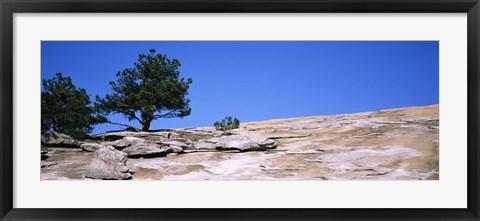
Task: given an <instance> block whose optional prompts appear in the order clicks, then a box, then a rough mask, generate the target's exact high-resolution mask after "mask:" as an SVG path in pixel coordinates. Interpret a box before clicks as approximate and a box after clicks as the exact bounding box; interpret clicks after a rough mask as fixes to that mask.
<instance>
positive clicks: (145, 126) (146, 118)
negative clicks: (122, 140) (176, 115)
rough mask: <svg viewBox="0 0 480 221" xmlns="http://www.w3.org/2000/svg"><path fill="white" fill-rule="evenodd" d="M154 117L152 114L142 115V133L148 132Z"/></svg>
mask: <svg viewBox="0 0 480 221" xmlns="http://www.w3.org/2000/svg"><path fill="white" fill-rule="evenodd" d="M152 120H153V117H152V116H150V114H142V131H148V130H149V129H150V124H151V123H152Z"/></svg>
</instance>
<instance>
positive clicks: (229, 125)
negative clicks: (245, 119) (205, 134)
mask: <svg viewBox="0 0 480 221" xmlns="http://www.w3.org/2000/svg"><path fill="white" fill-rule="evenodd" d="M213 126H214V127H215V129H217V130H221V131H226V130H231V129H236V128H238V127H240V120H238V119H237V118H234V119H233V121H232V117H231V116H228V117H225V119H223V120H222V121H221V122H219V121H215V123H213Z"/></svg>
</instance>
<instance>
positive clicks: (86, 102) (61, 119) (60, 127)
mask: <svg viewBox="0 0 480 221" xmlns="http://www.w3.org/2000/svg"><path fill="white" fill-rule="evenodd" d="M42 83H43V90H42V95H41V96H42V101H41V105H42V106H41V110H42V120H41V122H42V131H44V132H45V131H49V130H53V131H57V132H60V133H65V134H67V135H70V136H72V137H74V138H77V139H80V138H83V137H84V136H85V134H87V133H90V132H91V131H92V129H93V125H94V124H98V123H101V122H103V121H104V120H105V119H104V118H103V117H101V116H99V115H96V111H95V109H94V107H93V106H92V105H91V101H90V97H89V96H88V94H87V92H86V91H85V89H83V88H76V87H75V85H74V84H73V83H72V79H71V78H70V77H63V76H62V74H61V73H57V74H56V75H55V76H54V77H53V78H52V79H48V80H43V81H42Z"/></svg>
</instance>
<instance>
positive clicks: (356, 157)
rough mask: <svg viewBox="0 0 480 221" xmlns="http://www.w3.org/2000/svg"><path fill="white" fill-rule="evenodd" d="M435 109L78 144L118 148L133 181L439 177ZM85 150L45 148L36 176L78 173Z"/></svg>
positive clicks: (122, 134) (91, 157)
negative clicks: (38, 173) (40, 174)
mask: <svg viewBox="0 0 480 221" xmlns="http://www.w3.org/2000/svg"><path fill="white" fill-rule="evenodd" d="M438 113H439V106H438V105H431V106H424V107H409V108H398V109H390V110H381V111H372V112H364V113H355V114H343V115H332V116H314V117H301V118H288V119H275V120H268V121H259V122H247V123H242V124H241V125H240V127H241V128H239V129H234V130H229V131H216V130H215V128H213V127H198V128H183V129H170V130H159V131H151V132H135V131H116V132H108V133H104V134H98V135H94V136H92V140H90V141H88V140H87V141H82V142H83V143H82V144H80V146H81V145H84V146H85V145H86V144H88V145H92V144H95V145H93V146H92V148H91V149H92V150H95V148H96V147H101V146H105V148H109V150H112V149H114V150H115V153H121V154H123V155H122V156H123V157H122V160H119V161H116V162H123V160H125V161H126V163H125V164H124V165H126V166H127V167H128V168H129V169H130V170H129V171H132V172H134V173H133V175H130V176H132V178H133V179H134V180H426V179H433V180H438V179H439V176H440V174H439V115H438ZM42 139H43V138H42ZM42 142H43V141H42ZM67 143H69V142H67ZM103 149H104V148H103V147H102V148H100V149H99V150H98V151H100V150H103ZM85 150H86V148H85V147H84V150H83V151H82V149H80V148H78V149H77V148H56V147H52V146H46V147H45V148H44V151H48V153H47V155H48V157H47V158H44V159H43V160H42V163H43V164H42V165H48V166H44V168H41V171H42V179H84V177H83V174H86V173H85V171H86V168H87V166H89V163H90V162H94V161H97V160H98V157H96V153H97V152H98V151H97V152H96V153H95V154H94V153H93V152H88V151H85ZM127 157H128V161H127V160H126V159H127ZM95 164H98V163H95ZM107 164H108V163H107ZM101 168H105V170H106V171H110V172H111V171H117V172H118V171H125V170H126V169H125V168H124V169H121V168H120V167H118V168H116V169H111V168H109V167H101ZM122 168H123V167H122ZM110 172H109V173H110ZM97 173H100V172H97ZM105 173H107V172H105ZM120 173H122V174H124V175H122V176H119V177H120V178H122V177H123V176H129V175H127V173H125V172H120ZM128 174H130V173H128ZM99 177H102V176H99ZM98 179H104V178H98Z"/></svg>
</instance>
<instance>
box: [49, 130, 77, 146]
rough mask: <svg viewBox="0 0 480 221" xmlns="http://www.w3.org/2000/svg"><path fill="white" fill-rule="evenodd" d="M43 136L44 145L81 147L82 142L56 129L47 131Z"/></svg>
mask: <svg viewBox="0 0 480 221" xmlns="http://www.w3.org/2000/svg"><path fill="white" fill-rule="evenodd" d="M41 138H42V145H43V146H55V147H80V143H79V142H78V141H76V140H75V139H73V138H72V137H70V136H68V135H66V134H62V133H58V132H54V131H53V132H52V131H47V132H45V133H44V134H42V136H41Z"/></svg>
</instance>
